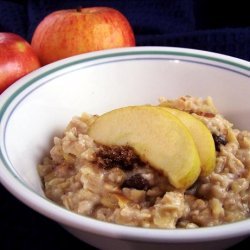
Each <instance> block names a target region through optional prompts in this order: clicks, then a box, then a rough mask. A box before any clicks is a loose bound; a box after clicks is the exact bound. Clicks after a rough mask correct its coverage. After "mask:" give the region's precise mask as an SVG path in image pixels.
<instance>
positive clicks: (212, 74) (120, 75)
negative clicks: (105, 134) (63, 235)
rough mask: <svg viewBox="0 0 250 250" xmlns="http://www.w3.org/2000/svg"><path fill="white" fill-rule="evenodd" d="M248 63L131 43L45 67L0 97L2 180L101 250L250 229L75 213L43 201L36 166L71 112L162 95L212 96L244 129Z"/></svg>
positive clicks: (196, 242)
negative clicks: (135, 223)
mask: <svg viewBox="0 0 250 250" xmlns="http://www.w3.org/2000/svg"><path fill="white" fill-rule="evenodd" d="M249 93H250V80H249V62H247V61H243V60H240V59H236V58H232V57H228V56H224V55H220V54H215V53H209V52H204V51H197V50H190V49H181V48H163V47H162V48H159V47H141V48H139V47H136V48H128V49H114V50H108V51H101V52H95V53H89V54H85V55H80V56H75V57H72V58H68V59H65V60H62V61H59V62H56V63H53V64H51V65H47V66H45V67H43V68H41V69H39V70H37V71H35V72H33V73H31V74H29V75H27V76H26V77H24V78H22V79H21V80H19V81H18V82H17V83H16V84H14V85H12V86H11V87H10V88H9V89H8V90H7V91H5V92H4V93H3V94H2V95H1V97H0V150H1V151H0V159H1V163H0V179H1V182H2V184H3V185H4V186H5V187H6V188H7V189H8V190H9V191H10V192H11V193H13V194H14V195H15V196H16V197H17V198H18V199H20V200H21V201H22V202H24V203H25V204H27V205H28V206H30V207H31V208H33V209H34V210H36V211H38V212H40V213H41V214H43V215H45V216H47V217H49V218H51V219H53V220H55V221H57V222H59V223H60V224H62V225H63V226H64V227H65V229H67V230H68V231H69V232H71V233H72V234H74V235H75V236H76V237H78V238H80V239H81V240H83V241H86V242H87V243H89V244H92V245H93V246H95V247H97V248H100V249H109V250H110V249H120V250H122V249H201V248H202V249H204V250H205V249H221V248H226V247H229V246H230V245H233V244H235V243H236V242H238V241H240V240H242V239H243V238H245V237H247V236H248V235H249V233H250V219H247V220H244V221H240V222H236V223H231V224H227V225H221V226H215V227H210V228H199V229H188V230H187V229H175V230H165V229H145V228H134V227H128V226H122V225H114V224H110V223H105V222H101V221H97V220H95V219H92V218H88V217H85V216H80V215H77V214H75V213H72V212H70V211H67V210H66V209H64V208H62V207H59V206H57V205H55V204H54V203H52V202H51V201H49V200H47V199H46V198H45V197H44V195H43V191H42V189H41V183H40V179H39V176H38V174H37V170H36V166H37V164H38V163H39V162H40V161H41V158H42V157H43V156H44V154H45V153H47V152H48V149H49V148H50V146H51V142H52V137H53V136H55V135H59V134H60V133H61V132H62V130H63V128H64V127H65V126H66V125H67V123H68V122H69V121H70V119H71V118H72V117H73V116H74V115H80V114H81V113H82V112H83V111H86V112H89V113H92V114H93V113H103V112H104V111H108V110H111V109H114V108H117V107H121V106H125V105H133V104H145V103H157V99H158V98H159V97H160V96H165V97H168V98H177V97H179V96H181V95H186V94H189V95H193V96H200V97H206V96H212V97H213V99H214V101H215V103H216V105H217V107H218V109H219V110H220V111H221V112H222V113H223V114H224V115H225V116H226V117H227V118H228V119H229V120H231V121H233V122H234V123H235V125H236V126H237V127H238V128H241V129H248V130H250V99H249Z"/></svg>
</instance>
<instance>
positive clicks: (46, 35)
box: [31, 7, 135, 65]
mask: <svg viewBox="0 0 250 250" xmlns="http://www.w3.org/2000/svg"><path fill="white" fill-rule="evenodd" d="M31 46H32V47H33V48H34V50H35V52H36V53H37V55H38V57H39V59H40V61H41V63H42V64H43V65H45V64H48V63H51V62H54V61H57V60H59V59H62V58H66V57H69V56H73V55H77V54H82V53H86V52H90V51H97V50H103V49H110V48H119V47H129V46H135V37H134V33H133V30H132V28H131V26H130V24H129V22H128V20H127V19H126V17H125V16H124V15H122V14H121V13H120V12H119V11H117V10H115V9H112V8H107V7H90V8H78V9H69V10H59V11H55V12H53V13H51V14H49V15H48V16H47V17H45V18H44V19H43V20H42V21H41V23H40V24H39V25H38V26H37V28H36V30H35V32H34V34H33V37H32V41H31Z"/></svg>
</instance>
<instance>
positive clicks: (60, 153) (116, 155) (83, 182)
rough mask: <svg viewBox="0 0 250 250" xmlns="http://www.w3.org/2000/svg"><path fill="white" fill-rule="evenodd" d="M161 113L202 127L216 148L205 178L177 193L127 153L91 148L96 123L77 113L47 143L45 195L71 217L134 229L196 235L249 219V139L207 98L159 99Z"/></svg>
mask: <svg viewBox="0 0 250 250" xmlns="http://www.w3.org/2000/svg"><path fill="white" fill-rule="evenodd" d="M160 106H167V107H170V108H175V109H179V110H182V111H185V112H188V113H189V114H191V115H192V116H194V117H195V118H197V119H199V120H200V121H201V122H202V123H204V124H205V125H206V127H207V128H208V129H209V131H210V132H211V134H212V136H213V140H214V144H215V148H216V165H215V168H214V170H213V172H212V173H211V174H209V175H207V176H201V175H200V176H199V178H198V179H197V180H196V181H195V183H194V184H193V185H192V186H191V187H189V188H188V189H186V190H185V189H177V188H175V187H173V186H172V185H171V184H170V183H169V181H168V179H167V178H166V177H165V176H164V175H163V174H162V172H160V171H158V170H157V169H155V168H154V167H152V166H151V165H150V164H149V163H148V162H146V161H143V160H142V159H141V157H140V156H139V155H137V154H136V152H135V151H134V150H133V148H132V147H130V146H105V145H101V144H98V143H96V142H95V141H94V140H93V139H92V138H91V137H90V136H89V135H88V130H89V127H90V126H91V124H92V123H93V122H95V120H96V119H97V116H91V115H89V114H83V115H82V116H81V117H74V118H73V119H72V120H71V122H70V123H69V125H68V126H67V128H66V129H65V131H64V134H63V135H62V137H61V138H58V137H56V138H54V146H53V148H52V149H51V151H50V155H49V156H48V157H46V158H45V159H44V160H43V162H42V164H40V165H39V166H38V172H39V175H40V177H41V179H42V182H43V185H44V186H43V188H44V192H45V195H46V196H47V197H48V198H49V199H51V200H53V201H54V202H56V203H57V204H59V205H61V206H64V207H65V208H67V209H69V210H71V211H74V212H76V213H79V214H82V215H86V216H90V217H93V218H96V219H99V220H103V221H107V222H112V223H117V224H124V225H130V226H139V227H151V228H196V227H205V226H214V225H219V224H224V223H229V222H233V221H238V220H242V219H245V218H247V217H249V208H250V194H249V182H250V171H249V169H250V132H247V131H240V130H238V129H235V128H234V127H233V124H231V123H230V122H229V121H227V120H226V119H225V118H224V117H223V116H222V115H221V114H219V113H218V111H217V110H216V108H215V106H214V104H213V101H212V99H211V98H207V99H201V98H194V97H190V96H183V97H181V98H179V99H177V100H166V99H164V98H161V99H160ZM201 139H202V138H201Z"/></svg>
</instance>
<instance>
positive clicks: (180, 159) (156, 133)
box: [88, 106, 200, 189]
mask: <svg viewBox="0 0 250 250" xmlns="http://www.w3.org/2000/svg"><path fill="white" fill-rule="evenodd" d="M88 133H89V136H91V137H92V138H93V139H94V140H95V141H96V142H97V143H100V144H103V145H108V146H112V145H118V146H123V145H128V146H131V147H132V148H133V149H134V150H135V152H136V153H137V154H138V155H139V156H140V157H141V159H142V160H144V161H147V162H149V164H150V165H151V166H152V167H154V168H156V169H157V170H159V171H161V172H162V173H163V174H164V175H165V176H166V177H167V178H168V180H169V182H170V183H171V184H172V185H173V186H174V187H176V188H179V189H186V188H188V187H189V186H191V185H192V184H193V183H194V182H195V180H196V179H197V178H198V176H199V174H200V158H199V154H198V151H197V149H196V146H195V143H194V140H193V138H192V136H191V134H190V133H189V131H188V129H187V128H186V127H185V126H184V125H183V124H182V123H181V122H180V121H179V120H178V119H177V118H176V117H175V116H174V115H172V114H170V113H169V112H166V111H165V110H162V109H160V108H158V107H152V106H130V107H125V108H120V109H115V110H113V111H110V112H108V113H105V114H104V115H102V116H100V117H99V118H97V119H96V120H95V122H94V123H93V124H92V125H91V127H90V129H89V131H88Z"/></svg>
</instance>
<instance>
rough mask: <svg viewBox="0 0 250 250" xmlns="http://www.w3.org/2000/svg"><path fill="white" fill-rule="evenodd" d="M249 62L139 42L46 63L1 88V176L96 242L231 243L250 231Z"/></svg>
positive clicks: (110, 245)
mask: <svg viewBox="0 0 250 250" xmlns="http://www.w3.org/2000/svg"><path fill="white" fill-rule="evenodd" d="M248 64H249V63H248V62H246V61H244V60H240V59H237V58H232V57H228V56H224V55H220V54H215V53H210V52H205V51H197V50H190V49H182V48H166V47H144V48H128V49H114V50H108V51H101V52H93V53H89V54H85V55H79V56H74V57H72V58H69V59H65V60H62V61H59V62H56V63H53V64H51V65H48V66H45V67H43V68H41V69H39V70H37V71H35V72H33V73H31V74H29V75H27V76H26V77H24V78H22V79H21V80H19V81H18V82H16V83H15V84H14V85H13V86H11V87H10V88H9V89H7V90H6V91H5V92H4V93H3V94H2V95H1V99H0V119H1V127H0V150H1V151H0V152H1V154H0V159H1V165H0V180H1V183H2V184H3V185H4V186H5V187H6V188H7V189H8V190H9V191H10V192H11V193H12V194H14V195H15V196H16V197H17V198H18V199H20V200H21V201H22V202H24V203H25V204H27V205H28V206H30V207H31V208H33V209H34V210H36V211H38V212H39V213H41V214H43V215H44V216H47V217H49V218H51V219H52V220H55V221H56V222H58V223H60V224H61V225H62V226H63V227H64V228H65V229H66V230H68V231H69V232H70V233H72V234H73V235H75V236H76V237H77V238H79V239H81V240H83V241H85V242H87V243H89V244H91V245H93V246H95V247H97V248H101V249H117V248H118V247H119V248H121V249H133V248H143V249H165V248H166V247H168V248H169V249H184V248H186V247H187V246H188V247H190V248H192V249H200V247H201V246H202V247H203V248H205V249H211V247H213V248H215V249H221V248H227V247H230V246H232V245H233V244H236V243H237V242H239V241H241V240H242V239H244V238H246V237H248V236H249V234H250V230H249V228H250V219H249V214H250V194H249V182H250V170H249V169H250V132H249V131H250V101H249V98H248V93H249V92H250V82H249V65H248ZM183 116H184V117H183ZM204 243H206V244H204Z"/></svg>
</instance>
